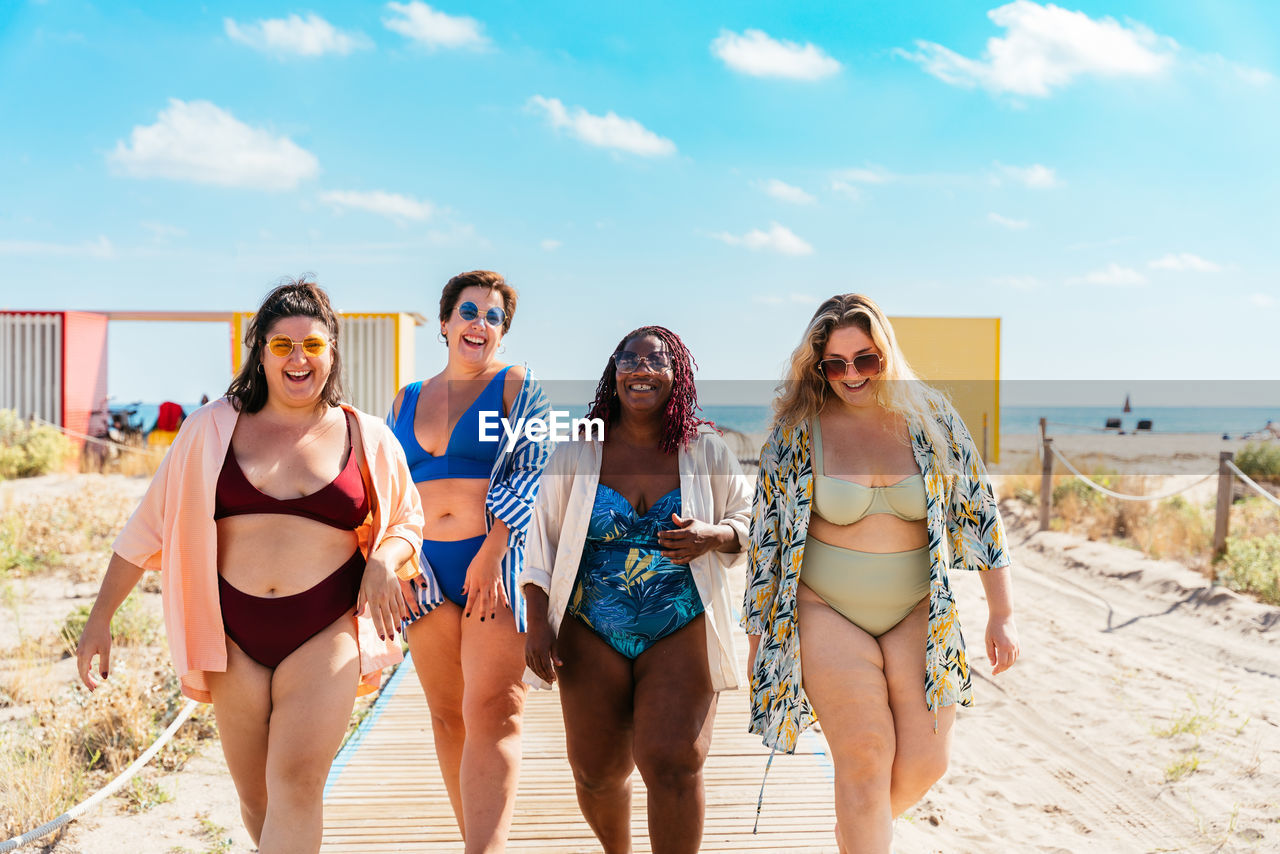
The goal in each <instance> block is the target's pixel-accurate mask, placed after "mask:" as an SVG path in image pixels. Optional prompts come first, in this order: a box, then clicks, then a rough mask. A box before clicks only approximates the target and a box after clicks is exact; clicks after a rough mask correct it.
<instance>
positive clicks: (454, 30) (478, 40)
mask: <svg viewBox="0 0 1280 854" xmlns="http://www.w3.org/2000/svg"><path fill="white" fill-rule="evenodd" d="M387 9H389V10H390V11H391V14H392V16H393V17H390V18H383V19H382V23H383V25H384V26H386V28H387V29H388V30H393V31H395V32H397V33H399V34H400V35H402V36H405V37H406V38H410V39H413V40H414V41H416V42H418V43H419V44H423V45H426V46H427V47H428V48H430V49H431V50H436V49H437V48H468V49H471V50H481V49H483V48H486V47H488V46H489V39H488V38H487V37H486V36H485V34H484V25H483V24H481V23H480V22H479V21H477V20H476V19H475V18H468V17H466V16H464V15H446V14H445V13H444V12H437V11H436V10H435V9H432V8H431V7H430V6H428V5H427V4H426V3H420V2H418V0H412V2H410V3H388V4H387Z"/></svg>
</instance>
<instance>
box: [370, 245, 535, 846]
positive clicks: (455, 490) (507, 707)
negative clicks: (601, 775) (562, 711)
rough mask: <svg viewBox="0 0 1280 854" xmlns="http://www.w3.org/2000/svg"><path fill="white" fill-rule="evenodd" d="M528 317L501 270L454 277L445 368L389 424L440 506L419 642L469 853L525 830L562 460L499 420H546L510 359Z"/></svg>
mask: <svg viewBox="0 0 1280 854" xmlns="http://www.w3.org/2000/svg"><path fill="white" fill-rule="evenodd" d="M515 310H516V291H515V289H514V288H513V287H511V286H510V285H509V284H507V282H506V280H505V279H503V278H502V276H500V275H498V274H497V273H494V272H492V271H488V270H475V271H472V272H469V273H461V274H459V275H457V276H454V277H453V278H452V279H450V280H449V282H448V283H447V284H446V285H445V286H444V291H443V292H442V293H441V295H440V337H441V340H443V341H444V343H445V346H446V347H447V348H448V354H449V355H448V360H447V361H446V363H445V367H444V370H443V371H441V372H440V373H439V374H437V375H436V376H434V377H432V378H431V379H428V380H421V381H418V382H415V383H411V384H409V385H407V386H405V387H404V388H403V389H401V391H400V394H399V395H398V396H397V397H396V400H395V402H394V403H393V404H392V408H391V414H390V415H389V416H388V417H387V423H388V424H390V425H391V427H392V430H393V431H394V432H395V435H396V437H397V438H398V439H399V440H400V443H401V444H402V445H403V446H404V450H405V454H406V456H407V457H408V461H409V468H410V471H411V472H412V477H413V480H414V483H415V484H416V486H417V491H418V494H419V495H420V496H421V499H422V504H423V506H424V507H425V508H426V511H427V514H426V522H425V524H424V525H423V536H424V538H425V539H424V540H423V543H422V555H421V563H422V577H421V578H420V579H418V580H416V581H415V582H414V583H413V588H414V601H415V613H414V614H413V615H412V616H411V618H410V619H411V622H410V624H409V627H408V630H407V632H406V636H407V637H408V640H409V650H410V653H411V655H412V658H413V664H414V668H415V669H416V670H417V673H418V679H419V681H420V682H421V683H422V688H423V690H424V691H425V693H426V695H427V705H428V706H429V707H430V708H431V729H432V732H433V734H434V736H435V744H436V753H437V755H438V756H439V759H440V773H441V774H442V775H444V782H445V788H446V789H447V790H448V792H449V801H450V803H451V804H452V806H453V813H454V817H455V819H456V820H457V822H458V829H459V830H460V831H461V832H462V836H463V839H464V840H465V843H466V851H467V852H480V851H501V850H503V848H504V847H505V845H506V840H507V832H508V830H509V829H510V826H511V814H512V811H513V809H514V806H515V796H516V784H517V780H518V778H519V773H520V726H521V717H522V715H523V714H524V699H525V690H526V689H525V686H524V683H523V682H522V681H521V679H520V677H521V673H522V671H523V662H524V656H523V654H522V653H523V650H524V638H523V636H522V634H521V633H522V632H523V631H524V629H525V607H524V597H522V596H521V595H520V591H519V590H518V589H517V588H516V584H515V580H516V576H517V574H518V573H519V572H520V567H521V566H522V564H523V556H524V548H525V533H526V530H527V528H528V525H529V519H530V517H531V515H532V510H533V500H534V496H535V495H536V494H537V491H538V478H539V475H541V473H542V467H543V465H544V464H545V463H546V460H547V456H548V453H549V443H547V442H538V441H533V440H531V439H530V438H529V434H528V433H527V432H525V431H523V430H522V431H520V433H519V436H518V438H517V440H516V442H515V444H514V445H513V446H510V447H508V443H507V442H506V441H505V436H504V433H503V430H502V429H500V428H499V427H498V426H497V425H498V423H499V422H498V419H500V418H507V419H508V421H509V423H511V424H516V425H521V424H525V423H527V422H529V421H530V420H531V419H532V420H537V419H543V420H545V419H546V415H547V411H548V408H549V407H548V404H547V401H546V398H545V396H544V395H543V394H542V389H541V387H540V386H539V385H538V383H537V382H536V381H535V380H534V378H533V373H532V372H531V371H530V370H529V369H528V367H527V366H521V365H508V364H505V363H503V362H501V361H499V360H498V353H499V349H500V345H501V343H502V339H503V337H504V336H505V335H506V333H507V332H508V331H509V330H510V329H511V320H512V317H514V315H515ZM419 614H421V616H420V617H419Z"/></svg>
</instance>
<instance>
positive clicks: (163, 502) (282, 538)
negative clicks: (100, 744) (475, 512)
mask: <svg viewBox="0 0 1280 854" xmlns="http://www.w3.org/2000/svg"><path fill="white" fill-rule="evenodd" d="M244 343H245V347H246V348H247V353H248V355H247V358H246V359H245V364H244V367H243V368H242V369H241V370H240V372H239V374H237V375H236V377H235V378H234V379H233V380H232V382H231V387H230V388H229V389H228V390H227V395H226V397H224V398H222V399H221V400H216V401H214V402H213V403H210V404H207V405H205V406H202V407H200V408H199V409H197V410H196V411H195V412H193V413H192V414H191V416H190V417H189V418H187V419H186V420H185V421H184V422H183V423H182V426H181V428H180V429H179V431H178V435H177V438H176V439H175V440H174V443H173V446H172V447H171V448H170V449H169V453H168V454H167V455H166V456H165V458H164V461H163V462H162V463H161V464H160V468H159V470H158V471H157V472H156V475H155V477H154V478H153V479H152V481H151V485H150V487H148V489H147V494H146V495H145V496H144V497H143V499H142V502H141V503H140V504H139V505H138V509H137V510H136V511H134V514H133V516H132V517H130V519H129V522H128V523H127V524H126V525H125V527H124V530H123V531H121V532H120V536H118V537H117V538H116V541H115V542H114V543H113V544H112V551H113V552H114V554H113V555H112V556H111V563H110V564H109V565H108V567H107V572H106V576H105V577H104V578H103V581H102V589H101V590H100V591H99V593H98V598H97V601H96V602H94V605H93V610H92V611H90V613H89V619H88V622H87V623H86V624H85V628H84V634H83V635H82V636H81V638H80V644H79V647H78V649H77V658H78V665H79V671H80V678H81V680H82V681H83V682H84V683H85V685H86V686H88V688H89V690H91V691H92V690H94V689H95V688H96V687H97V684H98V678H99V677H101V678H102V679H106V678H107V676H108V674H109V672H110V657H111V632H110V625H111V617H112V615H114V614H115V612H116V609H118V608H119V607H120V604H121V603H122V602H123V601H124V599H125V597H126V596H128V594H129V591H130V590H132V589H133V587H134V586H135V585H136V584H137V583H138V581H139V579H140V578H141V577H142V575H143V572H144V570H147V569H157V570H159V571H160V573H161V576H160V577H161V587H162V588H163V590H164V616H165V627H166V629H167V632H168V636H169V648H170V650H171V651H172V653H173V660H174V666H175V668H176V669H177V671H178V676H179V678H180V679H181V682H182V693H183V694H185V695H186V696H188V697H190V698H192V699H194V700H199V701H201V702H205V703H210V702H211V703H213V711H214V715H215V716H216V718H217V722H218V735H219V737H220V739H221V742H222V750H223V753H224V754H225V755H226V759H227V768H228V770H229V771H230V772H231V778H232V780H233V781H234V782H235V786H236V791H237V792H238V793H239V795H240V812H241V815H242V817H243V819H244V824H245V828H246V829H247V830H248V831H249V835H250V836H251V837H252V838H253V841H254V843H255V844H257V845H258V847H259V850H260V851H261V852H262V854H284V853H285V852H296V854H302V852H314V851H318V850H319V849H320V842H321V834H322V831H323V816H322V794H323V792H324V784H325V779H326V777H327V775H328V773H329V766H330V764H331V763H332V762H333V757H334V755H335V754H336V753H337V751H338V747H339V745H341V743H342V737H343V735H345V734H346V731H347V724H348V722H349V720H350V717H351V709H352V705H353V704H354V702H355V698H356V696H357V695H358V694H364V693H368V692H370V691H375V690H377V688H378V685H379V681H380V680H379V677H380V673H381V668H383V667H385V666H387V665H389V664H394V663H395V662H398V661H400V660H401V654H400V647H399V644H397V643H396V641H395V631H396V628H397V627H398V626H399V623H400V620H401V619H402V618H403V617H404V616H406V615H407V614H408V605H407V603H406V601H405V598H404V593H405V591H404V589H402V587H401V579H403V578H408V577H411V576H414V575H417V573H418V570H417V566H416V561H415V560H414V556H415V555H416V553H417V551H418V548H419V544H420V542H421V539H422V533H421V530H422V506H421V504H420V503H419V501H418V493H417V492H416V491H415V490H414V488H413V483H412V481H411V480H410V479H409V469H408V467H407V466H406V465H405V460H404V454H402V453H401V451H400V446H399V445H398V444H397V443H396V441H395V439H394V437H392V435H391V431H390V430H388V429H387V428H386V427H385V426H384V425H383V424H382V421H381V420H380V419H377V418H374V417H373V416H371V415H366V414H365V413H363V412H360V411H358V410H356V409H353V408H352V407H350V406H348V405H346V404H345V403H343V402H342V401H343V392H342V383H341V373H342V372H341V349H340V347H339V343H338V316H337V314H336V313H335V312H334V311H333V308H332V307H331V306H330V304H329V297H328V296H327V295H326V294H325V292H324V291H323V290H321V289H320V288H319V287H317V286H316V285H315V284H313V283H311V282H308V281H305V280H304V281H290V282H288V283H286V284H283V285H280V286H279V287H277V288H275V289H274V290H273V291H271V293H270V294H268V295H267V298H266V299H265V300H264V301H263V303H262V305H261V306H260V307H259V309H258V311H257V313H256V314H255V315H254V317H253V320H252V321H251V322H250V323H249V328H248V331H247V332H246V334H245V339H244ZM95 658H96V659H97V668H96V672H92V673H91V671H92V670H93V669H94V667H93V661H94V659H95Z"/></svg>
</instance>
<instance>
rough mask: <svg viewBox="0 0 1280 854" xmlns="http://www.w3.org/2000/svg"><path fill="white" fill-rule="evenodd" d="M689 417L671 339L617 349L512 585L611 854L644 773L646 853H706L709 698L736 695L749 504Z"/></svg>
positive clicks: (530, 648) (688, 375)
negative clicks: (734, 578) (598, 428)
mask: <svg viewBox="0 0 1280 854" xmlns="http://www.w3.org/2000/svg"><path fill="white" fill-rule="evenodd" d="M697 410H698V397H697V391H696V389H695V388H694V385H693V358H692V356H691V355H690V354H689V351H688V349H686V347H685V345H684V343H683V342H682V341H681V340H680V338H679V337H678V336H677V335H676V334H675V333H673V332H671V331H670V330H668V329H665V328H663V327H661V326H646V327H642V328H640V329H637V330H635V331H634V332H632V333H630V334H629V335H627V336H626V337H625V338H623V339H622V341H620V342H618V346H617V347H616V348H615V349H614V352H613V354H612V355H611V357H610V358H609V360H608V362H607V363H606V364H605V370H604V375H603V376H602V377H601V379H600V383H599V385H598V386H597V387H596V397H595V401H594V402H593V404H592V407H591V411H590V413H589V415H588V417H589V418H598V419H601V421H602V422H603V423H604V424H605V431H604V436H603V441H599V440H598V439H597V440H594V441H575V442H568V443H565V444H562V445H560V446H559V448H558V449H557V450H556V452H555V454H554V455H553V456H552V458H551V462H550V463H549V464H548V466H547V471H546V473H545V474H544V475H543V485H542V492H541V493H540V494H539V496H538V501H537V504H536V506H535V508H534V522H533V531H532V533H531V535H530V546H529V556H528V560H527V562H526V566H525V571H524V573H523V574H522V575H521V577H520V580H521V584H522V585H523V587H524V590H525V594H526V597H527V601H528V603H529V631H528V635H527V640H526V643H525V658H526V661H527V663H528V665H529V668H530V670H531V671H532V674H531V676H530V678H531V679H533V678H534V677H536V681H537V682H540V683H542V686H543V687H550V685H549V684H548V683H551V682H556V681H559V684H560V703H561V707H562V711H563V714H564V729H565V735H566V738H567V740H568V755H569V764H570V766H571V767H572V768H573V776H574V781H575V783H576V785H577V793H578V804H579V806H580V807H581V808H582V814H583V816H585V817H586V819H587V823H588V824H589V825H590V826H591V829H592V830H593V831H595V834H596V836H597V838H599V840H600V843H601V846H602V847H603V848H604V850H605V851H606V852H610V854H612V852H623V851H630V850H631V782H630V777H631V771H632V769H633V768H637V767H638V768H639V769H640V776H641V777H642V778H643V779H644V781H645V786H646V788H647V790H648V799H649V803H648V808H649V839H650V841H651V843H652V848H653V850H654V851H655V852H659V854H664V853H666V854H669V852H696V851H697V850H698V849H699V847H700V845H701V841H702V825H703V814H704V811H705V809H704V807H705V804H704V800H705V799H704V792H703V782H702V765H703V762H704V761H705V760H706V758H707V751H708V750H709V749H710V747H711V730H712V723H713V722H714V720H715V711H716V697H717V693H718V692H719V691H722V690H724V689H727V688H737V687H738V673H737V665H736V656H735V653H734V650H733V640H732V635H733V630H734V625H733V622H734V613H733V612H734V609H733V608H732V606H731V605H730V602H729V584H730V581H729V578H728V572H729V570H730V569H731V568H733V567H735V566H738V565H739V564H740V563H741V561H742V557H743V552H744V550H745V547H746V537H747V521H748V518H749V516H750V512H751V492H750V486H749V483H748V481H747V480H746V478H745V477H743V475H742V472H741V470H740V469H739V468H738V461H737V459H735V457H734V455H733V453H732V452H731V451H730V450H729V449H728V447H727V446H726V445H725V443H724V442H723V441H722V440H721V439H720V436H719V435H718V434H717V433H716V432H715V430H714V429H712V428H711V427H710V426H708V423H707V422H705V421H703V420H702V419H701V418H699V417H698V415H697Z"/></svg>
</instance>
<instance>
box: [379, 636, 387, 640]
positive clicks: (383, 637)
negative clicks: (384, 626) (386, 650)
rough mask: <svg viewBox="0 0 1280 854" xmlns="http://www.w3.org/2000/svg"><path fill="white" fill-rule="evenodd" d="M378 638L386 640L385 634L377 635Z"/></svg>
mask: <svg viewBox="0 0 1280 854" xmlns="http://www.w3.org/2000/svg"><path fill="white" fill-rule="evenodd" d="M378 638H379V639H380V640H386V639H387V636H386V635H378Z"/></svg>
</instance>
